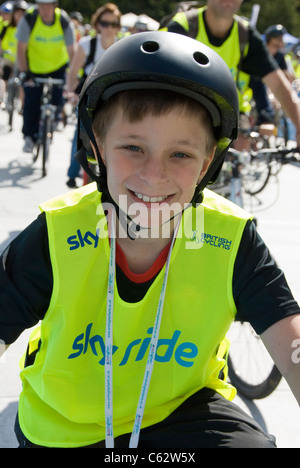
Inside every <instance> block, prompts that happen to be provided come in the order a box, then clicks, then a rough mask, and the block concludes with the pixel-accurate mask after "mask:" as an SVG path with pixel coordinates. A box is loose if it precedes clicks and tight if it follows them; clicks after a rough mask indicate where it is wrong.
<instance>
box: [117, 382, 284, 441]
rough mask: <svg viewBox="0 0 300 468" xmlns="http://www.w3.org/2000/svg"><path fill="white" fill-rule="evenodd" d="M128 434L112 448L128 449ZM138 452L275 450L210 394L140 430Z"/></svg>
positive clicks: (233, 409)
mask: <svg viewBox="0 0 300 468" xmlns="http://www.w3.org/2000/svg"><path fill="white" fill-rule="evenodd" d="M129 438H130V434H126V435H125V436H121V437H118V438H117V439H116V440H115V447H116V448H117V447H120V448H121V447H122V448H123V447H128V444H129ZM138 447H139V448H177V449H179V448H180V449H181V448H276V443H275V438H274V437H273V436H272V435H269V434H266V433H265V432H264V431H263V430H262V428H261V427H260V426H259V424H258V423H257V422H256V421H254V420H253V419H252V418H251V417H250V416H248V415H247V414H246V413H245V412H244V411H242V410H241V409H240V408H239V407H238V406H237V405H236V404H234V403H232V402H229V401H228V400H225V398H223V397H222V396H220V395H219V394H218V393H215V392H214V391H213V390H209V389H203V390H201V391H200V392H198V393H197V394H195V395H193V396H192V397H190V398H189V399H188V400H187V401H186V402H184V403H183V404H182V405H181V406H180V407H179V408H177V410H176V411H174V413H172V414H171V415H170V416H169V417H167V418H166V419H165V420H164V421H162V422H160V423H158V424H155V425H153V426H150V427H148V428H145V429H142V431H141V434H140V440H139V445H138Z"/></svg>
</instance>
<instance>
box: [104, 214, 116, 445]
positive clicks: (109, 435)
mask: <svg viewBox="0 0 300 468" xmlns="http://www.w3.org/2000/svg"><path fill="white" fill-rule="evenodd" d="M114 215H115V212H114V210H112V215H111V223H110V224H111V233H110V258H109V270H108V287H107V303H106V328H105V366H104V371H105V429H106V434H105V446H106V447H107V448H113V447H114V433H113V401H112V395H113V392H112V385H113V382H112V347H113V310H114V289H115V287H114V286H115V259H116V239H115V222H114Z"/></svg>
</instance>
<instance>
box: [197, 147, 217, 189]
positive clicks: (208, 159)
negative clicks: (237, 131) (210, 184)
mask: <svg viewBox="0 0 300 468" xmlns="http://www.w3.org/2000/svg"><path fill="white" fill-rule="evenodd" d="M215 152H216V146H214V148H213V150H212V152H211V154H210V155H208V156H207V157H206V158H205V159H204V162H203V166H202V169H201V172H200V177H199V180H198V183H197V185H199V184H200V182H201V180H202V179H203V177H204V176H205V174H206V173H207V171H208V168H209V166H210V165H211V163H212V162H213V159H214V156H215Z"/></svg>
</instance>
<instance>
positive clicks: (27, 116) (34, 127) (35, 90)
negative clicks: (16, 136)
mask: <svg viewBox="0 0 300 468" xmlns="http://www.w3.org/2000/svg"><path fill="white" fill-rule="evenodd" d="M42 91H43V89H42V86H34V85H33V86H30V84H28V83H25V86H24V109H23V128H22V132H23V135H24V137H30V138H32V140H33V141H36V139H37V136H38V132H39V120H40V102H41V96H42Z"/></svg>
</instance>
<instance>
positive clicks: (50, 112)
mask: <svg viewBox="0 0 300 468" xmlns="http://www.w3.org/2000/svg"><path fill="white" fill-rule="evenodd" d="M33 81H34V85H35V86H43V94H42V97H41V116H40V123H39V133H38V138H37V141H36V143H35V146H34V150H33V163H35V162H36V161H37V159H38V157H39V155H40V154H41V155H42V177H45V176H46V175H47V165H48V160H49V151H50V145H51V143H52V139H53V133H54V130H55V122H56V113H57V106H55V105H54V104H52V96H53V90H54V88H55V87H63V86H64V84H65V82H64V80H62V79H57V78H51V77H47V78H39V77H35V78H33ZM26 85H27V86H31V84H26ZM26 85H25V86H26Z"/></svg>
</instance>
